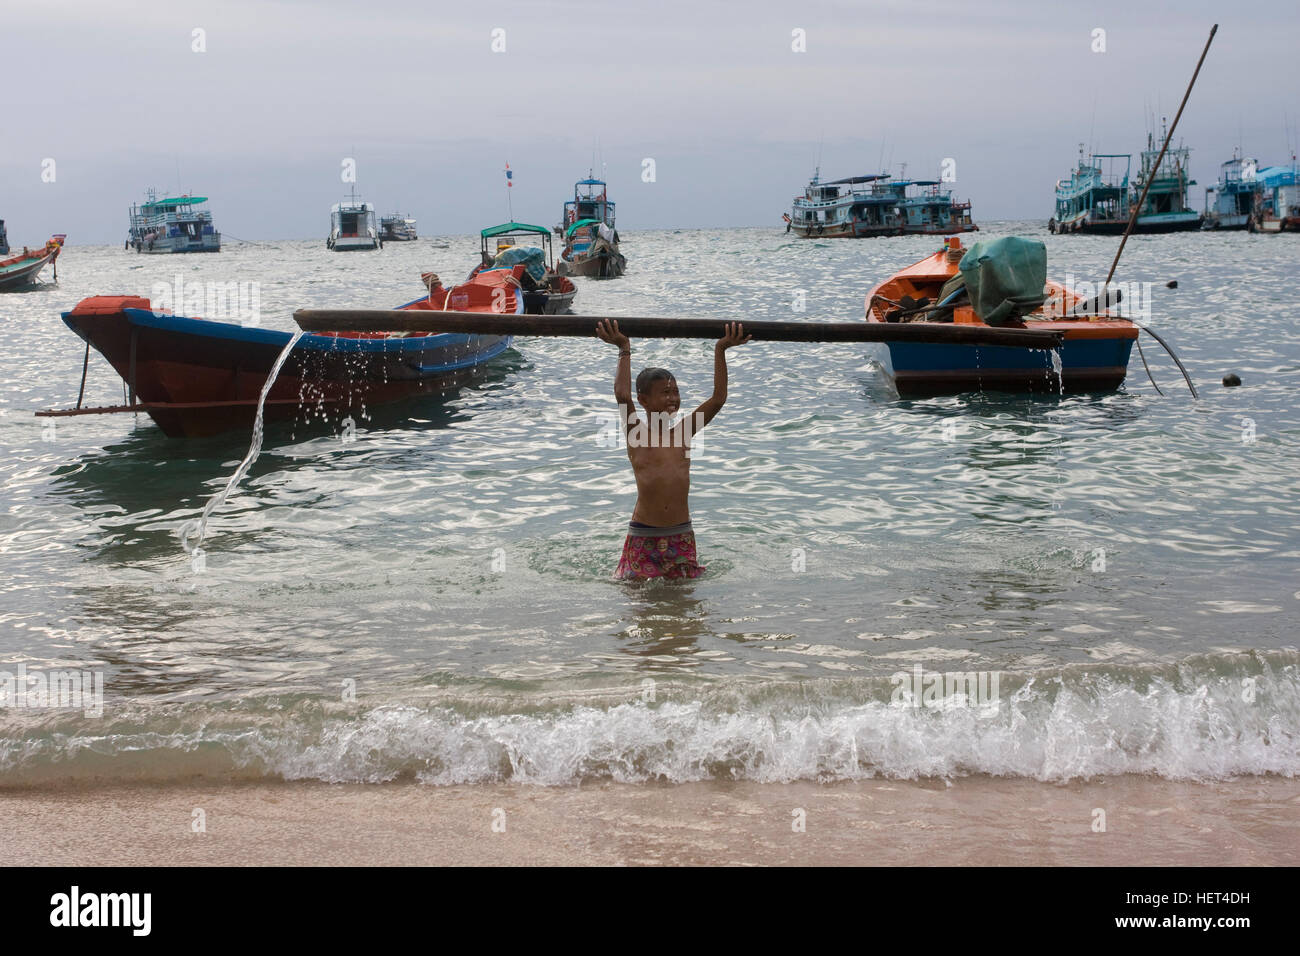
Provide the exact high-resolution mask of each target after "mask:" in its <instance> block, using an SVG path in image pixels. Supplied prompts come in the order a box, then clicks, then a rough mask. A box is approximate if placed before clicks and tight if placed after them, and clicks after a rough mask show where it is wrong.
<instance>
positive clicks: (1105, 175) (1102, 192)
mask: <svg viewBox="0 0 1300 956" xmlns="http://www.w3.org/2000/svg"><path fill="white" fill-rule="evenodd" d="M1120 160H1123V168H1124V172H1123V174H1121V173H1120V172H1119V166H1120ZM1132 161H1133V157H1132V155H1131V154H1129V153H1092V154H1091V155H1089V156H1087V157H1086V158H1085V156H1084V147H1083V145H1082V144H1080V146H1079V163H1078V165H1077V166H1076V167H1075V168H1074V169H1073V170H1072V171H1071V172H1070V178H1069V179H1061V180H1057V183H1056V210H1055V212H1054V213H1053V214H1052V218H1051V219H1049V220H1048V221H1047V229H1048V231H1049V232H1053V233H1069V232H1086V233H1099V234H1102V235H1111V234H1114V235H1118V234H1119V233H1122V232H1123V231H1124V228H1125V227H1126V226H1127V225H1128V220H1129V187H1130V184H1129V169H1130V166H1131V164H1132Z"/></svg>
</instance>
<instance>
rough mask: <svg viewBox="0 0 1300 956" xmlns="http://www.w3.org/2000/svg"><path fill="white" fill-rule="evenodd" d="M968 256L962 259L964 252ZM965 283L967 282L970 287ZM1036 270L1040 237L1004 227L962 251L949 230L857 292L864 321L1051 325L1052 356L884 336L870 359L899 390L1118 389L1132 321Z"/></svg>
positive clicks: (1041, 257) (907, 394)
mask: <svg viewBox="0 0 1300 956" xmlns="http://www.w3.org/2000/svg"><path fill="white" fill-rule="evenodd" d="M967 260H969V261H967ZM972 290H973V291H972ZM1088 305H1089V303H1087V302H1085V301H1084V298H1083V297H1082V296H1080V295H1079V294H1077V293H1076V292H1075V291H1074V290H1072V289H1068V288H1066V287H1065V286H1063V285H1061V284H1060V283H1058V282H1050V281H1047V279H1046V251H1045V250H1044V249H1043V248H1042V243H1037V242H1034V241H1033V240H1028V239H1020V238H1019V237H1014V236H1008V237H1003V238H1002V239H996V240H990V241H987V242H983V243H980V242H977V243H975V245H973V246H972V247H971V249H970V250H969V251H967V250H964V249H963V248H962V246H961V241H960V240H959V239H958V238H957V237H955V236H954V237H952V238H950V239H948V240H946V241H945V242H944V246H943V248H942V249H940V250H939V251H938V252H935V253H934V254H933V255H930V256H927V257H926V258H924V259H922V260H921V261H920V262H917V263H915V264H913V265H911V266H908V267H907V268H906V269H902V270H900V271H898V272H896V273H895V274H894V275H893V276H891V277H890V278H888V279H886V280H885V281H883V282H881V283H879V284H877V285H876V286H875V287H874V288H872V290H871V291H870V292H869V293H868V294H867V301H866V317H867V321H868V322H920V323H927V324H928V323H939V322H944V323H955V324H959V325H962V324H964V325H976V326H979V325H985V326H999V327H1003V328H1029V329H1036V330H1043V331H1059V332H1061V333H1063V334H1064V342H1063V344H1062V346H1061V348H1060V349H1059V350H1058V352H1057V353H1055V354H1057V355H1058V356H1059V366H1058V365H1057V360H1050V361H1049V359H1050V356H1049V358H1048V359H1045V358H1044V356H1043V354H1042V353H1041V352H1037V351H1033V350H1029V349H1017V348H1006V347H1002V346H971V345H949V344H943V343H914V342H889V343H882V344H881V345H880V346H878V347H877V350H876V358H877V360H878V361H879V363H880V365H881V367H882V368H883V370H884V372H885V374H886V376H887V377H888V378H889V380H890V382H891V383H892V384H893V385H894V387H895V388H896V389H897V391H898V394H899V396H900V397H903V398H914V397H924V396H932V395H956V394H960V393H963V392H973V391H1004V392H1030V393H1035V392H1041V393H1050V394H1059V393H1061V392H1090V391H1107V390H1112V389H1115V388H1118V387H1119V385H1120V384H1121V383H1122V382H1123V381H1124V377H1125V375H1126V373H1127V370H1128V358H1129V352H1130V350H1131V349H1132V346H1133V342H1134V340H1135V339H1136V338H1137V335H1138V328H1137V326H1136V325H1134V324H1133V323H1132V322H1131V321H1129V320H1128V319H1125V318H1122V317H1120V316H1119V315H1118V314H1116V313H1114V312H1112V311H1108V310H1106V309H1097V308H1086V307H1087V306H1088Z"/></svg>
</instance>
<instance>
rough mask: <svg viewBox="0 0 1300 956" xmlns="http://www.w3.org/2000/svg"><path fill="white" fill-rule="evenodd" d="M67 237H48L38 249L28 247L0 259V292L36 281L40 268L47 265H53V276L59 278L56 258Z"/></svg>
mask: <svg viewBox="0 0 1300 956" xmlns="http://www.w3.org/2000/svg"><path fill="white" fill-rule="evenodd" d="M66 238H67V236H64V235H57V236H53V237H52V238H50V239H49V240H48V241H47V242H46V243H45V245H44V246H42V247H41V248H40V249H28V248H27V247H26V246H24V247H23V251H22V252H21V253H19V254H18V255H16V256H11V257H9V258H8V259H0V292H7V291H9V290H11V289H20V288H23V287H24V286H29V285H31V284H33V283H34V282H35V281H36V277H37V276H39V275H40V274H41V270H42V269H44V268H45V267H46V266H47V265H53V266H54V270H55V271H54V278H55V279H56V280H57V279H58V278H59V274H58V265H57V260H58V258H59V253H60V252H62V251H63V242H64V240H65V239H66Z"/></svg>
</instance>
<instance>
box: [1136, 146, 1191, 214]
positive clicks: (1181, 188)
mask: <svg viewBox="0 0 1300 956" xmlns="http://www.w3.org/2000/svg"><path fill="white" fill-rule="evenodd" d="M1166 132H1167V131H1163V130H1162V132H1161V136H1160V140H1161V142H1162V143H1163V142H1164V141H1165V139H1166V138H1167V137H1166ZM1190 154H1191V150H1189V149H1188V148H1187V147H1186V146H1179V147H1178V148H1177V149H1170V150H1167V151H1166V152H1165V156H1164V159H1160V160H1159V162H1160V165H1159V166H1158V167H1157V166H1156V161H1157V160H1158V159H1159V157H1160V146H1159V145H1157V144H1156V142H1155V140H1154V138H1153V137H1152V134H1150V133H1148V134H1147V148H1146V149H1144V150H1143V151H1142V170H1141V172H1139V173H1138V177H1137V181H1136V182H1134V184H1133V193H1134V202H1135V203H1136V202H1137V200H1138V199H1139V198H1140V197H1141V194H1142V191H1143V189H1144V188H1146V184H1147V182H1148V180H1149V181H1150V188H1149V189H1148V190H1147V194H1146V201H1145V202H1144V203H1143V204H1142V208H1141V209H1139V210H1138V216H1137V222H1136V224H1135V225H1134V227H1133V231H1134V232H1183V231H1186V230H1189V229H1200V228H1201V214H1200V213H1199V212H1197V211H1196V210H1195V209H1192V208H1191V207H1189V206H1188V204H1187V189H1188V187H1189V186H1195V185H1196V180H1194V179H1191V178H1189V173H1188V162H1189V156H1190Z"/></svg>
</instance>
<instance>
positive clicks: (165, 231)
mask: <svg viewBox="0 0 1300 956" xmlns="http://www.w3.org/2000/svg"><path fill="white" fill-rule="evenodd" d="M145 195H146V197H147V198H146V201H145V202H143V203H139V204H136V203H132V204H131V209H130V211H129V215H130V224H129V226H128V229H127V238H126V248H127V249H134V250H135V251H136V252H144V253H157V254H162V253H172V252H220V251H221V233H219V232H217V230H216V227H215V226H213V224H212V213H211V212H209V211H208V210H206V209H197V208H195V207H197V206H200V205H202V204H203V203H205V202H207V201H208V199H207V197H206V196H173V197H163V198H162V199H159V198H158V195H157V193H155V192H154V190H152V189H150V190H149V191H148V192H147V193H146V194H145Z"/></svg>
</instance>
